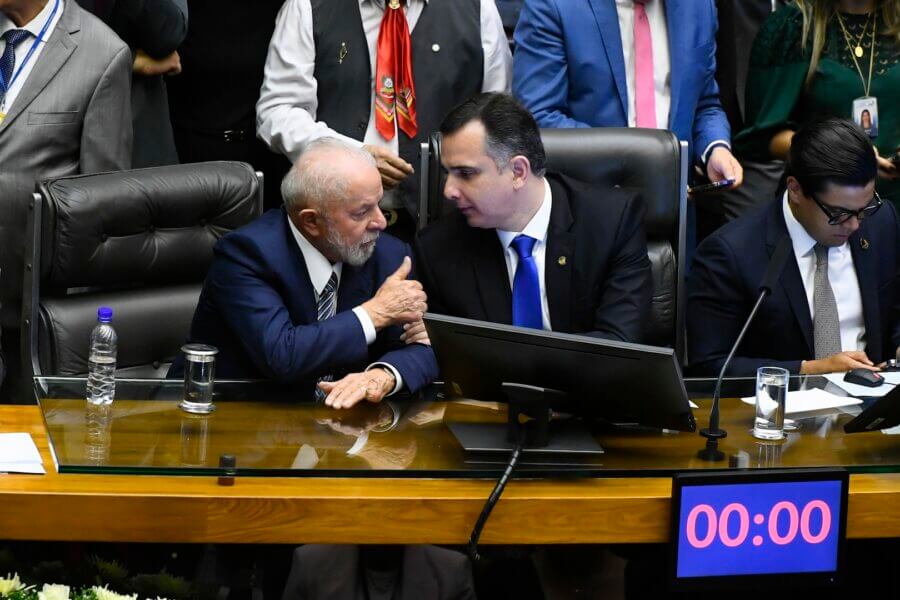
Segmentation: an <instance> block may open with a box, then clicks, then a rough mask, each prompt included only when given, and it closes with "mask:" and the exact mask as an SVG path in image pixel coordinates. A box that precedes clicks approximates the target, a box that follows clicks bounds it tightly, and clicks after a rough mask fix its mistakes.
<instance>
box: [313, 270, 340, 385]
mask: <svg viewBox="0 0 900 600" xmlns="http://www.w3.org/2000/svg"><path fill="white" fill-rule="evenodd" d="M337 285H338V278H337V273H335V272H334V271H332V272H331V277H330V278H329V279H328V283H326V284H325V288H324V289H323V290H322V293H321V294H319V301H318V303H317V305H316V312H317V314H318V320H319V321H324V320H325V319H330V318H331V317H333V316H334V309H335V307H336V306H337ZM319 381H334V375H323V376H322V377H319V379H318V380H317V381H316V383H318V382H319ZM326 396H327V394H326V393H325V392H323V391H322V390H321V389H320V388H319V386H318V385H317V386H316V402H324V401H325V397H326Z"/></svg>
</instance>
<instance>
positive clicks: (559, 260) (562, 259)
mask: <svg viewBox="0 0 900 600" xmlns="http://www.w3.org/2000/svg"><path fill="white" fill-rule="evenodd" d="M556 262H557V263H559V266H561V267H564V266H566V257H565V256H560V257H559V258H557V259H556Z"/></svg>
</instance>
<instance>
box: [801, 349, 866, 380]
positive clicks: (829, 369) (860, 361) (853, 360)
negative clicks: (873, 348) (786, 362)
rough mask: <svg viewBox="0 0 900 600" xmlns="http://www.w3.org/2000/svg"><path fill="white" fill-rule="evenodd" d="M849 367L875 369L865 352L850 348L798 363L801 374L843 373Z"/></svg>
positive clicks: (849, 368)
mask: <svg viewBox="0 0 900 600" xmlns="http://www.w3.org/2000/svg"><path fill="white" fill-rule="evenodd" d="M851 369H869V370H870V371H877V370H878V367H876V366H875V363H873V362H872V361H871V360H869V357H868V356H866V353H865V352H862V351H860V350H850V351H848V352H839V353H837V354H833V355H831V356H829V357H828V358H820V359H818V360H804V361H803V362H802V363H801V364H800V374H801V375H819V374H821V373H843V372H844V371H849V370H851Z"/></svg>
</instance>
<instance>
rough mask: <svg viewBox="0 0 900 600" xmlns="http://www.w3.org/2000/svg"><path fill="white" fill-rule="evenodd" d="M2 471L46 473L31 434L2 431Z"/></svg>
mask: <svg viewBox="0 0 900 600" xmlns="http://www.w3.org/2000/svg"><path fill="white" fill-rule="evenodd" d="M0 473H34V474H43V473H46V471H45V470H44V464H43V461H42V460H41V453H40V452H38V449H37V446H35V445H34V440H32V439H31V434H28V433H0Z"/></svg>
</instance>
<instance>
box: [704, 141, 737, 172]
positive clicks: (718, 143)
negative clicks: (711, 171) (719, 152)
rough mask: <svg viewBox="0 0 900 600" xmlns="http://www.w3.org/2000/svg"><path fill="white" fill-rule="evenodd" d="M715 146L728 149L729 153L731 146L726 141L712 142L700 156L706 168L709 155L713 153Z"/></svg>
mask: <svg viewBox="0 0 900 600" xmlns="http://www.w3.org/2000/svg"><path fill="white" fill-rule="evenodd" d="M717 146H725V147H726V148H728V151H729V152H730V151H731V144H729V143H728V140H713V141H711V142H710V143H709V145H708V146H707V147H706V150H704V151H703V154H702V155H701V156H700V158H701V160H702V161H703V165H704V166H706V163H707V161H708V160H709V153H710V152H712V151H713V148H716V147H717Z"/></svg>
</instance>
